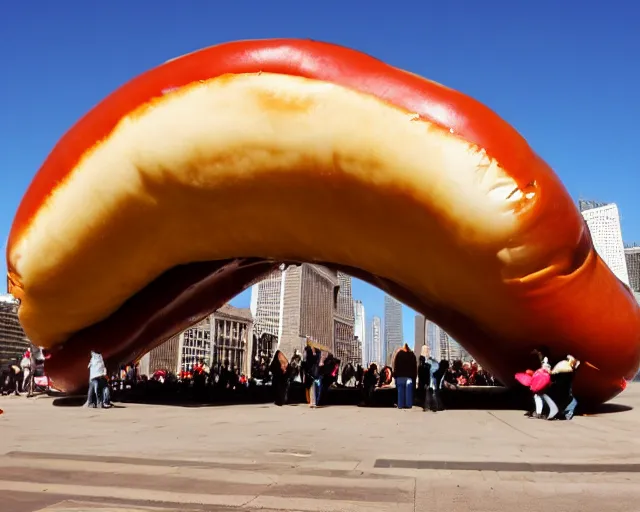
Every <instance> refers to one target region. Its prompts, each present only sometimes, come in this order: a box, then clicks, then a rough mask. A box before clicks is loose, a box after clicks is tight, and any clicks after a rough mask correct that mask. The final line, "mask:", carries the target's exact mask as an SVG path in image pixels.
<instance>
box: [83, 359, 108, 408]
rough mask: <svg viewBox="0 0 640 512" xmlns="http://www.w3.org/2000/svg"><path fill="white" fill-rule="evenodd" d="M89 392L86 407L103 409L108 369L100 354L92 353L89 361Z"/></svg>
mask: <svg viewBox="0 0 640 512" xmlns="http://www.w3.org/2000/svg"><path fill="white" fill-rule="evenodd" d="M88 368H89V392H88V395H87V403H86V404H85V406H86V407H102V405H103V403H104V398H105V394H104V384H105V383H106V380H107V367H106V366H105V364H104V359H103V358H102V354H100V352H96V351H94V350H92V351H91V359H90V360H89V366H88ZM107 397H108V395H107Z"/></svg>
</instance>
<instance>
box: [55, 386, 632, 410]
mask: <svg viewBox="0 0 640 512" xmlns="http://www.w3.org/2000/svg"><path fill="white" fill-rule="evenodd" d="M85 401H86V395H74V396H65V397H59V398H56V399H54V401H53V404H54V405H55V406H58V407H82V405H83V404H84V403H85ZM113 401H114V403H115V407H123V406H125V404H128V403H129V404H150V405H160V406H174V407H188V408H192V407H225V406H233V405H241V404H265V405H266V404H271V403H273V390H272V388H271V387H270V386H258V387H253V388H249V389H243V390H242V391H233V392H229V391H220V390H213V389H205V390H203V392H201V393H194V392H193V390H184V389H179V388H178V389H173V390H165V389H149V388H147V387H145V386H143V385H140V386H138V387H137V388H136V389H134V390H127V391H123V392H116V393H114V396H113ZM361 401H362V395H361V392H360V391H359V390H357V389H355V388H332V389H330V390H329V391H328V392H327V393H326V394H325V398H324V400H323V405H324V406H352V407H353V406H358V405H360V404H361ZM395 401H396V391H395V389H394V388H386V389H377V390H376V392H375V394H374V404H373V406H374V407H393V406H394V404H395ZM442 402H443V405H444V407H445V409H467V410H522V411H527V410H529V409H530V408H531V406H532V399H531V395H530V393H529V392H528V391H527V390H525V389H519V388H515V389H507V388H502V387H473V388H459V389H458V390H443V391H442ZM288 403H289V404H290V405H300V404H305V403H306V402H305V393H304V388H302V386H294V387H292V388H291V391H290V393H289V400H288ZM421 403H422V402H421V400H420V397H417V398H416V405H417V406H420V405H421ZM632 409H633V408H632V407H630V406H627V405H623V404H617V403H607V404H602V405H600V406H597V407H590V408H584V409H582V410H581V409H580V408H579V409H578V411H577V413H578V414H588V415H602V414H613V413H622V412H626V411H631V410H632Z"/></svg>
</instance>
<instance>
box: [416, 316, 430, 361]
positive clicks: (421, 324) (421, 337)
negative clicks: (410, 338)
mask: <svg viewBox="0 0 640 512" xmlns="http://www.w3.org/2000/svg"><path fill="white" fill-rule="evenodd" d="M426 329H427V320H426V318H425V317H424V315H421V314H420V313H418V314H417V315H416V318H415V326H414V332H415V340H414V342H413V351H414V352H415V354H416V357H420V351H421V350H422V345H426V344H427V332H426Z"/></svg>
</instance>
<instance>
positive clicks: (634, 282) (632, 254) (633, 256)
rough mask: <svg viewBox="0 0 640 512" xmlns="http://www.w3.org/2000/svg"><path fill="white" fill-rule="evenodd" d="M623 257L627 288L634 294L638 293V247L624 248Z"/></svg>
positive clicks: (639, 285) (639, 267) (639, 269)
mask: <svg viewBox="0 0 640 512" xmlns="http://www.w3.org/2000/svg"><path fill="white" fill-rule="evenodd" d="M624 257H625V260H626V262H627V272H628V274H629V286H631V289H632V290H633V291H634V292H640V247H637V246H633V247H625V249H624Z"/></svg>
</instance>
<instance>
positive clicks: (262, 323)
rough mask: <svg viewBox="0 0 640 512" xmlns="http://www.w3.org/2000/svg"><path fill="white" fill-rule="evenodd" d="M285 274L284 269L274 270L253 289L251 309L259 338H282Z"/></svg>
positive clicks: (255, 330) (255, 331)
mask: <svg viewBox="0 0 640 512" xmlns="http://www.w3.org/2000/svg"><path fill="white" fill-rule="evenodd" d="M283 274H284V272H283V270H282V269H278V270H274V271H273V272H272V273H271V274H269V275H268V276H267V277H266V278H265V279H263V280H262V281H260V282H258V283H256V284H254V285H253V286H252V287H251V303H250V306H249V309H250V310H251V314H252V315H253V319H254V327H253V328H254V333H255V335H256V337H257V338H260V337H261V336H262V335H263V334H269V335H271V336H275V337H276V338H279V337H280V324H281V321H282V318H281V317H282V296H283V292H284V288H283V286H282V283H283Z"/></svg>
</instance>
